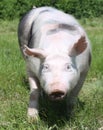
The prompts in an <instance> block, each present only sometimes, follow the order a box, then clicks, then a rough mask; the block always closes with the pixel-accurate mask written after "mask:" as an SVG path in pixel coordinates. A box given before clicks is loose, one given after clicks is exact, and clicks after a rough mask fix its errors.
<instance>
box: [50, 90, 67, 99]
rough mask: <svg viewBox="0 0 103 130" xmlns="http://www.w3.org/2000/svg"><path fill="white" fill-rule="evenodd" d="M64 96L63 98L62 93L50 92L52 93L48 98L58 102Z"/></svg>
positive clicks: (63, 94)
mask: <svg viewBox="0 0 103 130" xmlns="http://www.w3.org/2000/svg"><path fill="white" fill-rule="evenodd" d="M64 96H65V93H64V92H62V91H60V92H52V93H51V94H50V98H51V99H52V100H60V99H63V98H64Z"/></svg>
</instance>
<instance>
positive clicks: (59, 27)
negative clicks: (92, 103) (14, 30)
mask: <svg viewBox="0 0 103 130" xmlns="http://www.w3.org/2000/svg"><path fill="white" fill-rule="evenodd" d="M18 40H19V46H20V50H21V52H22V55H23V57H24V59H25V61H26V66H27V67H26V68H27V75H28V81H29V84H30V101H29V107H28V112H27V115H28V117H29V118H32V119H34V120H37V119H38V117H39V116H38V113H39V111H38V107H39V103H38V98H39V96H40V93H41V91H44V92H45V94H46V95H47V96H48V99H49V100H52V101H54V102H55V101H59V102H60V101H61V102H62V101H63V100H66V102H67V106H69V105H68V104H72V103H73V102H74V101H75V100H76V98H77V96H78V94H79V91H80V90H81V88H82V86H83V83H84V81H85V78H86V76H87V73H88V70H89V68H90V63H91V45H90V41H89V39H88V37H87V34H86V32H85V31H84V29H83V28H82V27H81V25H80V24H79V23H78V21H77V20H76V19H75V18H74V17H73V16H71V15H70V14H66V13H64V12H62V11H60V10H57V9H55V8H52V7H38V8H33V9H31V10H30V11H29V12H27V14H25V15H24V16H23V18H22V19H21V20H20V23H19V26H18ZM68 109H69V108H68Z"/></svg>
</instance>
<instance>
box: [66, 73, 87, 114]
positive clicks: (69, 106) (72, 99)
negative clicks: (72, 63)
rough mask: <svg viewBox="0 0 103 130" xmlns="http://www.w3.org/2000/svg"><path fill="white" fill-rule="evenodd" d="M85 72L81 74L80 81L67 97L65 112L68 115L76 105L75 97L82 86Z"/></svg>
mask: <svg viewBox="0 0 103 130" xmlns="http://www.w3.org/2000/svg"><path fill="white" fill-rule="evenodd" d="M86 76H87V72H83V73H81V76H80V79H79V81H78V83H77V85H76V86H75V87H74V89H73V90H72V91H71V93H70V95H69V96H68V97H67V111H68V113H69V112H70V111H72V109H73V107H74V105H75V104H76V103H77V96H78V94H79V92H80V90H81V88H82V86H83V83H84V81H85V78H86Z"/></svg>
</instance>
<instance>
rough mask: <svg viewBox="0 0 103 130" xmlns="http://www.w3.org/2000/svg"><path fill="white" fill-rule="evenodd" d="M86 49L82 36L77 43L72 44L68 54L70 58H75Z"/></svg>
mask: <svg viewBox="0 0 103 130" xmlns="http://www.w3.org/2000/svg"><path fill="white" fill-rule="evenodd" d="M86 48H87V42H86V39H85V36H82V37H81V38H80V39H79V40H78V41H77V43H75V44H74V46H73V47H72V49H71V51H70V52H69V55H70V56H77V55H79V54H81V53H82V52H83V51H84V50H85V49H86Z"/></svg>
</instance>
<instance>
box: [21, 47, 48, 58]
mask: <svg viewBox="0 0 103 130" xmlns="http://www.w3.org/2000/svg"><path fill="white" fill-rule="evenodd" d="M23 52H24V55H26V56H34V57H37V58H40V59H44V58H46V57H47V54H46V52H45V51H44V50H42V49H38V48H36V49H34V48H29V47H27V46H26V45H24V49H23Z"/></svg>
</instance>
